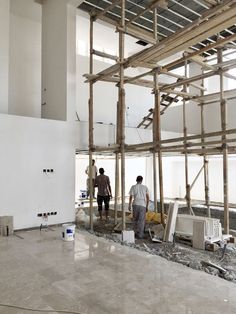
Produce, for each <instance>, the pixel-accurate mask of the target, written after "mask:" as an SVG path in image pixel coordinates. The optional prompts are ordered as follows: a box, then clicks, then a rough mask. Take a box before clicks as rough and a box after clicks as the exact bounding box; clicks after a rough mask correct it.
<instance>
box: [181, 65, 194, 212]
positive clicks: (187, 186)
mask: <svg viewBox="0 0 236 314" xmlns="http://www.w3.org/2000/svg"><path fill="white" fill-rule="evenodd" d="M184 76H185V77H187V61H185V62H184ZM183 90H184V92H185V93H186V92H187V86H186V84H184V85H183ZM183 134H184V141H183V143H184V148H185V149H186V147H187V140H186V137H187V126H186V101H185V99H183ZM184 166H185V167H184V168H185V171H184V172H185V189H186V203H187V208H188V211H189V214H191V213H192V208H191V195H190V185H189V178H188V177H189V174H188V154H187V152H185V153H184Z"/></svg>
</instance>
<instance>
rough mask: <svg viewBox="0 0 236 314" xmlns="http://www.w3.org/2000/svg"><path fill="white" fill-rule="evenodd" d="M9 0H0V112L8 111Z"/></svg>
mask: <svg viewBox="0 0 236 314" xmlns="http://www.w3.org/2000/svg"><path fill="white" fill-rule="evenodd" d="M9 20H10V1H9V0H0V38H1V40H0V113H8V81H9Z"/></svg>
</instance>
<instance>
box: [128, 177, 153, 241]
mask: <svg viewBox="0 0 236 314" xmlns="http://www.w3.org/2000/svg"><path fill="white" fill-rule="evenodd" d="M136 182H137V184H135V185H132V187H131V189H130V191H129V195H130V196H129V210H131V204H132V208H133V218H134V232H135V235H136V237H137V238H138V239H142V238H143V235H144V228H145V217H146V212H147V210H148V203H149V192H148V188H147V187H146V185H143V184H142V182H143V177H142V176H137V179H136ZM132 201H133V202H132Z"/></svg>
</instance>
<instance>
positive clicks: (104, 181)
mask: <svg viewBox="0 0 236 314" xmlns="http://www.w3.org/2000/svg"><path fill="white" fill-rule="evenodd" d="M95 185H97V187H98V195H100V196H107V195H109V190H108V186H109V185H110V179H109V177H108V176H105V174H100V175H99V176H97V178H96V179H95Z"/></svg>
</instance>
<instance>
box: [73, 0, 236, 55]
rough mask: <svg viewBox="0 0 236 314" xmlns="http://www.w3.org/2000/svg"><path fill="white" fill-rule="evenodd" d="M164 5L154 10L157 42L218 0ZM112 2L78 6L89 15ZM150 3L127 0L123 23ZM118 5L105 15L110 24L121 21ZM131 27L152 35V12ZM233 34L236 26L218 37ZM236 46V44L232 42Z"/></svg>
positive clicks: (173, 1)
mask: <svg viewBox="0 0 236 314" xmlns="http://www.w3.org/2000/svg"><path fill="white" fill-rule="evenodd" d="M166 2H167V5H168V6H167V8H165V9H163V8H161V7H157V35H158V40H159V41H161V40H163V39H165V38H166V37H168V36H170V35H172V34H173V33H175V32H176V31H179V30H181V29H182V28H184V27H186V25H188V24H190V23H191V22H193V21H194V20H197V19H198V18H199V17H201V16H202V14H203V13H204V12H205V11H206V10H207V9H209V8H211V7H212V6H213V5H214V3H215V4H217V2H218V1H214V0H207V1H206V0H191V1H189V0H169V1H166ZM111 3H112V1H111V0H109V1H108V0H85V1H83V2H82V4H81V5H80V6H79V7H78V8H79V9H81V10H83V11H86V12H88V13H91V12H96V13H97V12H101V11H103V10H104V9H105V8H107V7H108V6H109V5H110V4H111ZM151 3H153V1H150V0H126V1H125V4H126V12H125V15H126V21H129V20H131V19H133V18H134V17H135V16H136V15H138V14H139V13H140V12H142V11H143V10H144V9H145V8H147V6H148V5H150V4H151ZM120 11H121V8H120V5H119V4H117V5H116V6H114V7H113V8H111V10H109V11H108V12H107V13H106V14H104V16H105V18H109V19H110V20H111V22H115V23H117V22H118V21H119V19H120ZM132 25H134V26H136V27H140V28H141V29H142V30H145V31H147V32H149V33H150V34H152V32H153V11H152V10H151V9H150V10H148V11H147V12H145V13H144V14H143V15H141V16H140V17H138V18H136V19H135V20H134V21H133V23H132ZM234 33H236V26H235V25H232V26H231V27H229V28H228V29H225V30H223V31H222V32H221V33H220V34H218V36H220V37H222V38H223V37H228V36H229V35H231V34H234ZM216 38H217V35H214V36H211V37H209V38H207V39H205V40H204V41H202V42H199V43H197V44H196V45H194V46H192V47H191V48H192V49H194V50H198V49H200V48H202V47H205V46H206V45H207V44H210V43H213V42H215V40H216ZM232 44H233V45H235V46H236V41H234V42H232ZM215 52H216V49H211V50H208V51H206V52H204V54H203V56H205V57H207V56H210V55H212V54H214V53H215Z"/></svg>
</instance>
